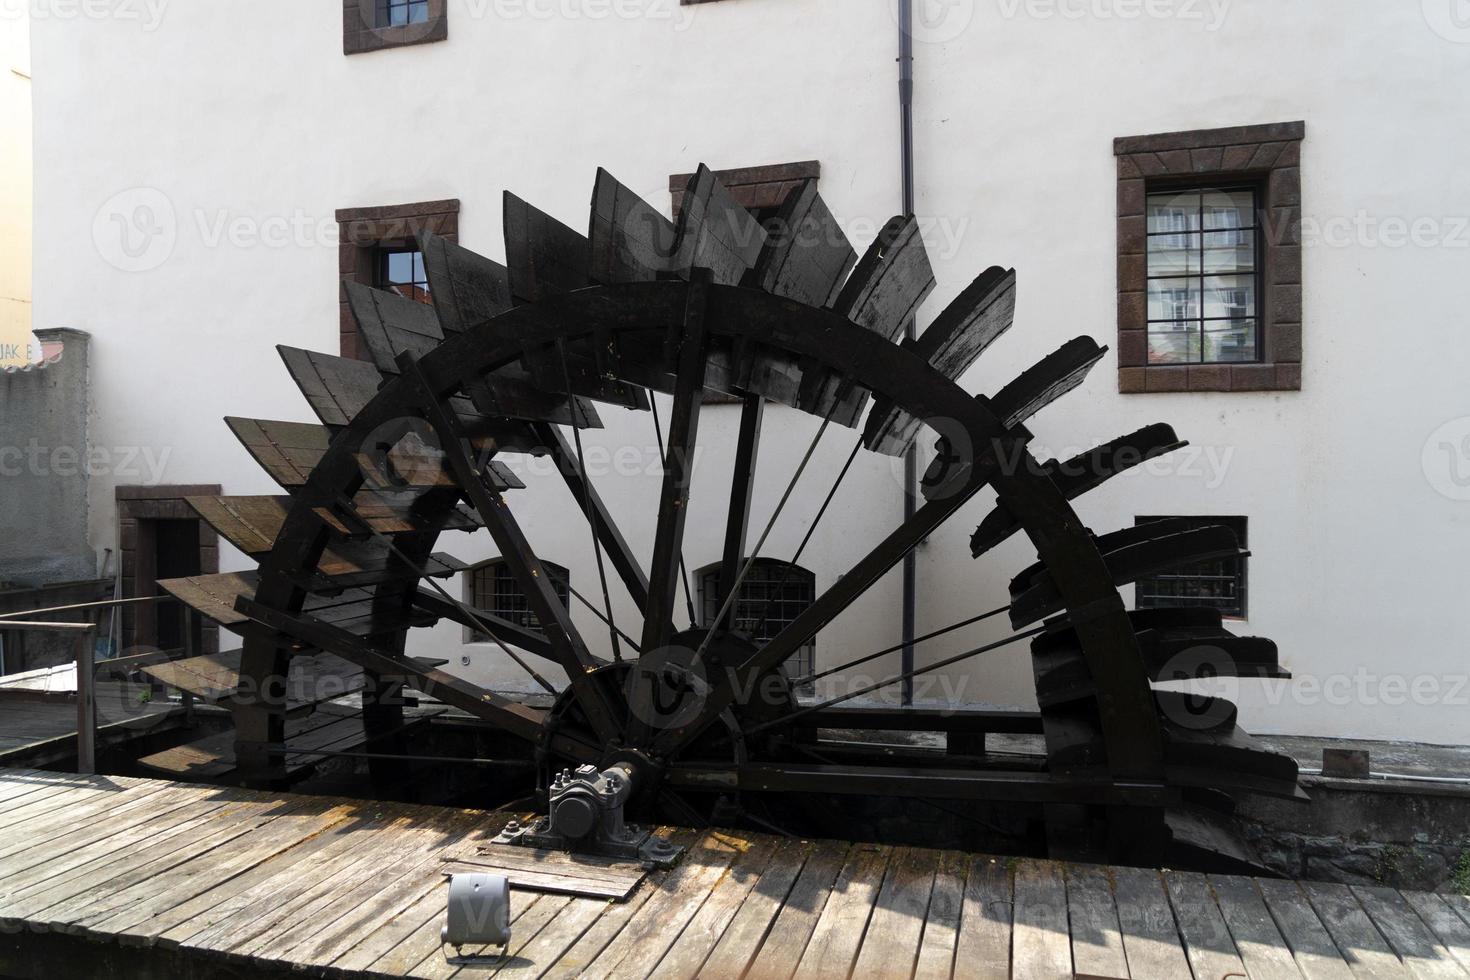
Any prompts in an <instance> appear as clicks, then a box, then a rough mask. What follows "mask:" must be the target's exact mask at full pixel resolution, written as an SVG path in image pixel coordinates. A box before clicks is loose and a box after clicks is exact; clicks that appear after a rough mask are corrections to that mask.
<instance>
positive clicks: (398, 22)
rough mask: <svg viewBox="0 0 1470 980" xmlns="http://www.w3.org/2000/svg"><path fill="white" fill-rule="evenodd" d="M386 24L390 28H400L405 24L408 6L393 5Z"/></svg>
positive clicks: (401, 4)
mask: <svg viewBox="0 0 1470 980" xmlns="http://www.w3.org/2000/svg"><path fill="white" fill-rule="evenodd" d="M388 23H389V25H390V26H392V27H402V26H403V25H404V24H407V23H408V5H407V4H404V3H394V4H393V8H392V10H391V16H389V18H388Z"/></svg>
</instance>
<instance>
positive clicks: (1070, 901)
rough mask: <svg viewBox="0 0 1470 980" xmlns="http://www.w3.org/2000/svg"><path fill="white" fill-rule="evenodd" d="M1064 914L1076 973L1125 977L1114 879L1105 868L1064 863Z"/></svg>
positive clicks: (1125, 959) (1126, 971)
mask: <svg viewBox="0 0 1470 980" xmlns="http://www.w3.org/2000/svg"><path fill="white" fill-rule="evenodd" d="M1066 871H1067V917H1068V921H1069V923H1070V926H1071V931H1072V964H1073V966H1074V968H1075V969H1076V971H1077V972H1078V973H1079V974H1083V975H1087V976H1094V977H1118V978H1120V980H1127V977H1128V956H1127V954H1126V953H1124V951H1123V933H1122V932H1121V931H1120V929H1119V927H1118V907H1117V905H1116V904H1115V903H1114V901H1113V879H1112V877H1111V875H1109V874H1108V869H1107V868H1102V867H1098V866H1096V865H1091V864H1069V865H1067V869H1066Z"/></svg>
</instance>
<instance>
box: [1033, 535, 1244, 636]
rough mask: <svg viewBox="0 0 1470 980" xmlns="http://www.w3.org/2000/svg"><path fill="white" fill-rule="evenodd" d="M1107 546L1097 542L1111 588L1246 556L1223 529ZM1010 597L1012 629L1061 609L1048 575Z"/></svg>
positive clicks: (1054, 587)
mask: <svg viewBox="0 0 1470 980" xmlns="http://www.w3.org/2000/svg"><path fill="white" fill-rule="evenodd" d="M1145 526H1151V525H1145ZM1109 544H1110V543H1109V542H1108V541H1107V539H1106V538H1100V539H1098V545H1099V547H1101V548H1102V549H1103V558H1104V560H1105V561H1106V562H1107V564H1108V571H1109V573H1110V574H1111V576H1112V579H1113V583H1114V584H1115V585H1128V584H1130V583H1132V582H1136V581H1138V580H1139V579H1141V578H1147V577H1148V576H1150V575H1158V574H1160V573H1163V572H1168V571H1172V570H1174V569H1177V568H1180V567H1182V566H1184V565H1192V564H1194V563H1196V562H1202V561H1218V560H1220V559H1224V558H1244V557H1247V556H1248V554H1249V552H1246V551H1242V550H1241V548H1240V545H1239V543H1238V542H1237V541H1236V538H1235V532H1234V531H1232V530H1231V529H1230V528H1228V527H1224V526H1217V527H1204V528H1192V529H1190V530H1186V531H1181V532H1179V533H1175V534H1167V535H1164V536H1161V537H1156V538H1150V539H1148V540H1143V541H1137V542H1130V543H1128V544H1124V545H1120V546H1118V547H1109ZM1013 587H1014V583H1013ZM1011 595H1012V603H1011V625H1012V626H1014V627H1015V628H1016V629H1021V628H1023V627H1025V626H1027V625H1029V624H1031V623H1034V622H1036V621H1038V620H1040V619H1042V618H1044V617H1046V616H1050V615H1051V614H1053V613H1056V612H1059V611H1061V610H1062V609H1063V608H1065V605H1064V602H1063V600H1062V597H1061V594H1060V593H1059V592H1058V590H1057V587H1056V584H1055V583H1054V582H1053V581H1052V578H1051V575H1050V574H1049V573H1047V574H1044V575H1042V576H1040V577H1039V578H1037V579H1036V580H1035V584H1033V585H1031V586H1030V587H1029V588H1027V589H1024V590H1023V591H1020V592H1012V594H1011Z"/></svg>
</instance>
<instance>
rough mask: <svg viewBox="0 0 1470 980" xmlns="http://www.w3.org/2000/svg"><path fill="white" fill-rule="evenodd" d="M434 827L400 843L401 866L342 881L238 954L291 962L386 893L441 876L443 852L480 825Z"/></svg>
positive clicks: (455, 820)
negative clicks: (437, 863) (300, 949)
mask: <svg viewBox="0 0 1470 980" xmlns="http://www.w3.org/2000/svg"><path fill="white" fill-rule="evenodd" d="M433 821H434V822H432V823H427V824H418V825H415V826H413V827H412V829H410V830H409V831H408V832H406V833H404V834H401V835H398V836H396V837H395V839H394V841H393V850H392V852H391V853H392V855H393V856H394V857H395V858H396V860H393V861H391V862H390V861H385V860H382V859H380V861H379V864H378V866H377V867H375V868H370V869H365V873H362V874H355V875H352V876H349V877H345V878H339V879H337V880H336V881H335V882H334V885H333V887H331V888H323V889H321V890H320V894H319V896H318V897H317V899H316V900H315V901H313V902H311V903H310V904H308V905H305V906H303V907H301V908H299V909H298V910H297V911H296V913H295V914H294V915H293V916H292V919H291V920H290V921H288V922H285V923H282V925H284V928H279V927H278V928H274V929H271V930H269V931H268V932H267V933H264V934H262V937H261V939H260V940H259V941H257V942H255V943H252V944H246V945H244V946H240V947H236V950H235V951H236V952H241V953H245V954H248V955H250V956H252V957H254V958H255V959H257V960H260V961H262V962H269V961H288V960H291V952H292V950H294V949H295V947H297V946H299V945H301V944H302V943H304V942H310V941H311V940H312V939H313V938H314V937H316V936H319V935H320V934H321V933H322V932H323V931H324V930H327V929H330V928H332V927H333V926H335V925H336V924H337V923H338V921H339V920H340V919H342V918H343V917H344V916H350V915H352V914H354V913H355V912H356V911H357V910H359V909H360V908H361V907H362V906H363V905H364V903H367V902H370V901H371V900H372V899H373V898H374V897H375V896H377V895H378V893H380V892H381V891H383V890H384V889H385V888H391V887H392V886H394V885H395V884H397V883H398V882H400V881H402V880H404V879H405V878H410V879H411V880H413V881H416V882H421V881H424V880H426V879H430V880H431V879H432V878H433V877H434V876H435V875H436V874H438V873H439V869H438V868H436V867H434V866H433V862H432V858H433V857H434V856H437V853H438V851H439V850H440V849H441V848H444V847H452V846H454V845H455V844H456V843H457V842H458V841H460V840H462V839H463V838H464V836H465V835H466V834H468V833H470V832H471V831H472V830H473V829H474V827H475V822H476V821H475V820H474V818H473V817H472V816H471V815H469V814H464V813H457V812H454V811H449V812H440V813H436V814H434V815H433ZM440 877H441V878H442V875H441V876H440Z"/></svg>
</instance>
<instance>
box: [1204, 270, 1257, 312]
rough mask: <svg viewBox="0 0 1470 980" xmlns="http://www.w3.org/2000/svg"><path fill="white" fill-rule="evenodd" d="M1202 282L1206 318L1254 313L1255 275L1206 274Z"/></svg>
mask: <svg viewBox="0 0 1470 980" xmlns="http://www.w3.org/2000/svg"><path fill="white" fill-rule="evenodd" d="M1204 282H1205V292H1204V299H1205V318H1206V319H1212V318H1215V317H1229V318H1232V319H1242V318H1244V317H1253V316H1255V315H1256V277H1255V276H1206V277H1205V280H1204Z"/></svg>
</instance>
